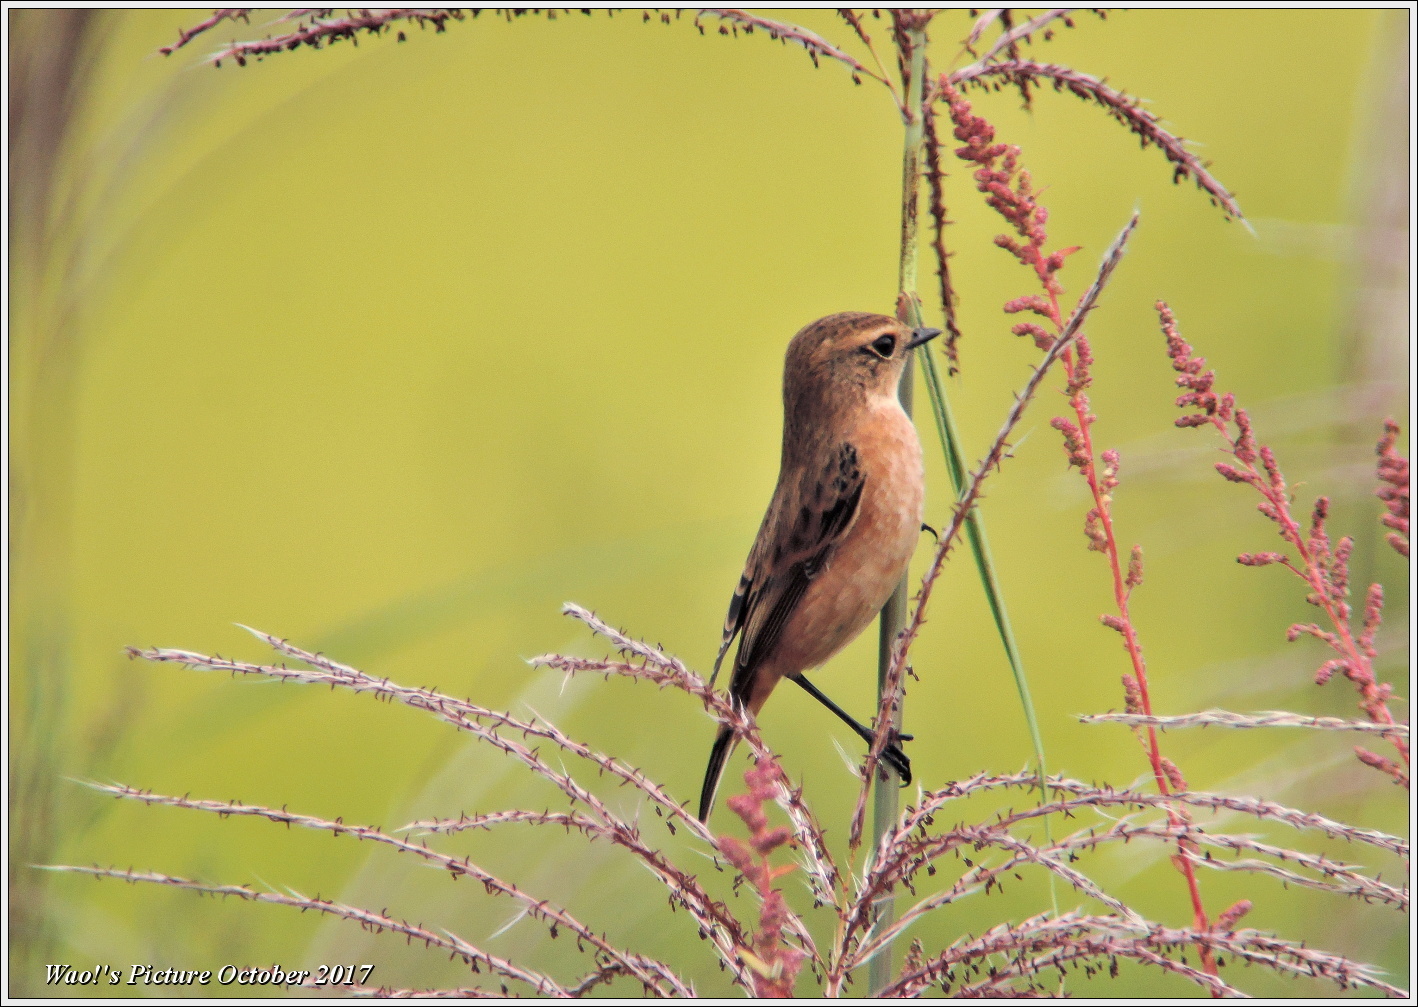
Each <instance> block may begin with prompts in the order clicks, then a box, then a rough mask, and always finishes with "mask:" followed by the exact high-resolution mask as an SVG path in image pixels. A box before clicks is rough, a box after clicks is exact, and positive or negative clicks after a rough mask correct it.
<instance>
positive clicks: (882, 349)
mask: <svg viewBox="0 0 1418 1007" xmlns="http://www.w3.org/2000/svg"><path fill="white" fill-rule="evenodd" d="M871 348H872V349H873V350H874V351H875V352H876V354H877V355H878V356H882V357H889V356H891V354H893V353H895V352H896V337H895V336H878V337H877V338H875V339H873V340H872V344H871Z"/></svg>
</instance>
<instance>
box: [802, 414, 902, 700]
mask: <svg viewBox="0 0 1418 1007" xmlns="http://www.w3.org/2000/svg"><path fill="white" fill-rule="evenodd" d="M851 440H852V442H853V443H854V444H855V445H856V448H857V455H858V458H859V459H860V464H861V467H862V469H863V475H864V476H865V477H866V478H865V481H864V484H863V486H862V498H861V502H860V503H859V504H858V510H857V518H856V520H855V521H854V522H853V523H852V526H851V528H850V529H849V530H848V532H847V535H846V537H845V538H844V539H843V540H842V542H841V543H840V544H839V545H838V547H837V548H836V549H835V550H834V551H833V554H832V557H831V559H830V560H829V562H828V564H827V566H826V567H825V568H824V569H823V570H821V571H820V572H819V573H818V575H817V576H816V577H815V578H813V581H812V583H811V584H810V585H809V586H808V588H807V591H806V592H805V593H804V595H803V600H802V602H801V603H800V604H799V605H798V608H797V611H796V612H794V614H793V617H792V619H791V620H790V622H789V623H788V625H787V626H786V627H784V630H785V631H784V633H783V637H782V638H783V640H784V642H785V643H786V644H788V645H787V646H786V647H784V648H783V650H782V652H781V653H779V654H777V655H775V656H776V658H777V660H776V661H774V663H775V664H777V665H778V668H779V670H780V673H782V674H787V675H793V674H797V673H798V672H800V671H806V670H807V669H809V668H815V667H817V666H818V665H820V664H822V663H823V662H824V661H826V660H827V659H828V658H830V657H831V656H832V655H833V654H835V653H837V652H838V651H839V650H841V649H842V648H843V647H845V646H846V645H847V644H848V643H850V642H851V641H852V640H853V639H855V638H856V636H857V634H859V633H860V632H861V631H862V630H864V629H865V628H866V627H867V626H868V625H869V624H870V623H871V621H872V619H873V618H875V617H876V614H877V612H879V611H880V610H881V606H882V605H884V604H886V599H887V598H889V597H890V596H891V592H892V591H893V590H895V588H896V585H897V583H899V582H900V580H901V576H902V575H903V574H904V573H905V572H906V567H907V565H908V564H909V563H910V562H911V556H912V554H913V553H914V552H915V551H916V543H917V541H918V540H919V539H920V535H921V519H922V517H923V515H924V511H925V470H924V464H923V461H922V458H921V442H920V440H919V438H918V437H917V436H916V428H915V426H914V425H913V424H912V423H911V420H910V418H909V417H907V416H906V414H905V413H904V412H903V411H902V410H901V407H900V405H899V404H898V403H897V402H896V399H895V398H894V397H892V398H891V399H889V400H885V401H883V402H881V403H880V404H876V403H874V404H872V405H871V406H869V407H868V409H867V415H866V416H865V417H864V420H863V422H862V423H861V424H860V425H858V427H857V428H856V430H854V431H853V435H852V437H851Z"/></svg>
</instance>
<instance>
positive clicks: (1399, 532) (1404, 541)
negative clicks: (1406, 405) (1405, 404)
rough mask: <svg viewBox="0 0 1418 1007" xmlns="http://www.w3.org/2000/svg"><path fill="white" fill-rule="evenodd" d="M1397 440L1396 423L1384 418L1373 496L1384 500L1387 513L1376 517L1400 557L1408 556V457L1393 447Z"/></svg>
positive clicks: (1389, 542)
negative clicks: (1377, 479)
mask: <svg viewBox="0 0 1418 1007" xmlns="http://www.w3.org/2000/svg"><path fill="white" fill-rule="evenodd" d="M1397 442H1398V424H1397V423H1395V422H1394V421H1393V420H1391V419H1390V420H1384V435H1383V437H1381V438H1380V439H1379V445H1378V456H1379V488H1378V489H1377V490H1375V491H1374V493H1375V495H1376V496H1378V498H1379V499H1380V500H1382V501H1383V502H1384V506H1385V507H1387V508H1388V513H1387V514H1385V515H1384V516H1383V517H1382V518H1380V519H1379V520H1380V521H1381V522H1383V526H1384V527H1385V528H1391V529H1392V531H1390V532H1389V533H1388V535H1387V536H1386V538H1387V541H1388V544H1389V545H1391V546H1393V548H1394V549H1395V550H1396V551H1397V552H1398V554H1399V555H1400V556H1407V555H1408V459H1407V458H1405V457H1403V456H1402V455H1401V454H1399V453H1398V452H1397V451H1395V450H1394V444H1396V443H1397Z"/></svg>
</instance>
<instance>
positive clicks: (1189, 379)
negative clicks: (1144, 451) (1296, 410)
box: [1147, 301, 1409, 788]
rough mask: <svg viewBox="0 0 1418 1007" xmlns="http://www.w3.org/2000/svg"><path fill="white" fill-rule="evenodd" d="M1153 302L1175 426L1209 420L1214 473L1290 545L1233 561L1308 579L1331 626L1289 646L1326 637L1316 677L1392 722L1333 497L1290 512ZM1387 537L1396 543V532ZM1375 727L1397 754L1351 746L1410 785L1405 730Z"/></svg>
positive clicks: (1272, 461) (1257, 448) (1373, 611)
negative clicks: (1354, 593) (1352, 588)
mask: <svg viewBox="0 0 1418 1007" xmlns="http://www.w3.org/2000/svg"><path fill="white" fill-rule="evenodd" d="M1156 309H1157V314H1158V318H1159V319H1160V322H1161V327H1162V335H1163V338H1164V339H1165V340H1166V344H1167V356H1168V357H1169V358H1170V359H1171V362H1172V369H1173V370H1174V371H1176V372H1177V380H1176V383H1177V386H1178V387H1179V388H1182V389H1183V391H1182V394H1181V395H1179V396H1178V397H1177V408H1179V409H1188V410H1196V411H1195V412H1188V413H1186V414H1185V415H1183V416H1179V417H1177V419H1176V421H1175V422H1176V425H1177V426H1179V427H1203V426H1211V427H1213V428H1214V429H1215V430H1216V431H1217V432H1218V433H1219V434H1220V435H1221V436H1222V438H1223V439H1224V440H1225V443H1226V446H1227V450H1228V451H1229V452H1230V454H1231V457H1232V459H1233V462H1234V463H1233V462H1217V463H1216V471H1217V472H1218V473H1220V474H1221V476H1222V477H1223V478H1225V479H1226V480H1227V481H1228V482H1233V483H1240V484H1242V485H1245V486H1250V487H1251V488H1252V489H1254V490H1255V491H1256V492H1257V493H1259V494H1260V496H1261V502H1260V503H1258V504H1257V505H1256V509H1257V510H1259V511H1260V512H1261V513H1262V514H1264V515H1265V516H1266V517H1267V518H1269V519H1270V520H1271V521H1272V522H1274V523H1275V525H1276V527H1277V529H1278V531H1279V533H1280V537H1281V539H1282V540H1284V542H1285V543H1286V544H1287V545H1288V546H1289V547H1290V548H1291V549H1292V550H1294V555H1293V556H1292V555H1290V554H1287V553H1281V552H1255V553H1242V554H1241V555H1240V556H1238V557H1236V560H1237V562H1238V563H1240V564H1242V565H1243V566H1272V565H1275V566H1281V567H1284V568H1285V569H1287V570H1289V571H1290V572H1291V573H1292V574H1294V575H1295V576H1296V577H1298V578H1299V579H1300V580H1301V581H1302V582H1303V583H1304V585H1305V587H1306V589H1307V593H1306V596H1305V600H1306V601H1307V602H1309V604H1311V605H1313V606H1314V607H1315V608H1318V609H1320V610H1321V611H1322V612H1323V613H1324V615H1325V618H1326V622H1327V628H1326V627H1322V626H1320V625H1318V624H1316V623H1295V624H1294V625H1292V626H1291V627H1290V628H1289V630H1288V631H1287V632H1286V638H1287V639H1288V640H1289V641H1290V642H1291V643H1293V642H1295V641H1296V640H1298V639H1299V638H1300V637H1302V636H1313V637H1314V638H1315V639H1317V640H1319V641H1321V642H1322V643H1324V644H1325V646H1327V647H1328V648H1329V649H1330V651H1331V652H1333V654H1334V655H1335V656H1334V657H1332V658H1330V659H1329V660H1327V661H1325V662H1324V663H1323V664H1321V665H1320V667H1319V669H1318V670H1317V671H1316V672H1315V683H1316V684H1318V685H1324V684H1325V683H1326V682H1328V681H1329V680H1330V678H1332V677H1333V676H1334V675H1335V674H1336V673H1339V674H1342V675H1343V676H1344V677H1345V678H1347V679H1349V681H1350V682H1352V683H1353V684H1354V688H1355V689H1356V690H1357V691H1358V693H1359V709H1361V710H1362V711H1363V712H1364V714H1365V716H1367V717H1368V718H1369V719H1370V720H1371V721H1372V722H1374V723H1375V724H1379V725H1381V726H1391V725H1394V724H1395V721H1394V717H1393V713H1392V712H1391V711H1390V710H1389V707H1388V700H1389V697H1390V696H1392V694H1393V686H1391V685H1390V684H1388V683H1387V682H1380V681H1378V679H1377V677H1376V676H1375V673H1374V658H1376V657H1377V656H1378V652H1377V651H1376V650H1375V648H1374V635H1375V634H1376V633H1377V632H1378V628H1379V623H1380V621H1381V618H1382V615H1383V600H1384V599H1383V588H1382V586H1381V585H1379V584H1371V585H1370V586H1369V588H1368V591H1367V593H1366V597H1365V605H1364V613H1363V622H1362V623H1361V626H1360V628H1359V629H1358V631H1357V632H1356V631H1355V627H1354V625H1353V615H1354V611H1353V607H1352V606H1351V605H1350V603H1349V594H1350V592H1349V555H1350V552H1351V550H1352V549H1353V547H1354V540H1353V539H1352V538H1350V537H1349V536H1345V537H1343V538H1341V539H1340V540H1339V541H1338V542H1333V541H1332V540H1331V538H1330V535H1329V531H1328V529H1327V522H1328V518H1329V498H1328V497H1323V496H1321V497H1319V498H1317V499H1316V500H1315V504H1314V509H1313V510H1312V512H1311V514H1310V521H1309V529H1308V531H1306V530H1305V529H1304V527H1303V526H1302V525H1301V523H1300V520H1299V519H1298V518H1296V517H1295V516H1294V515H1293V514H1292V512H1291V509H1290V504H1291V494H1290V489H1289V487H1288V486H1287V485H1286V482H1285V475H1284V473H1283V472H1282V471H1281V470H1280V463H1279V461H1278V460H1277V459H1276V457H1275V452H1274V451H1272V450H1271V449H1270V448H1269V447H1267V446H1266V445H1264V444H1259V443H1258V442H1257V440H1256V435H1255V431H1254V430H1253V429H1252V427H1251V421H1250V417H1249V416H1248V415H1247V413H1246V410H1244V409H1242V408H1240V407H1238V406H1237V405H1236V399H1235V396H1233V395H1231V394H1230V393H1229V392H1228V393H1225V394H1222V395H1218V394H1217V393H1216V391H1215V384H1216V372H1215V371H1212V370H1206V369H1205V368H1206V360H1205V359H1204V358H1203V357H1199V356H1196V355H1195V353H1194V351H1193V350H1192V347H1191V346H1190V345H1189V344H1188V343H1187V342H1186V340H1184V339H1183V338H1182V336H1181V332H1180V331H1179V330H1178V328H1177V320H1176V317H1175V316H1174V315H1173V314H1172V310H1171V308H1169V307H1168V306H1167V304H1166V303H1165V302H1163V301H1158V302H1157V304H1156ZM1397 435H1398V428H1397V425H1396V424H1393V422H1392V421H1391V420H1390V421H1389V422H1388V423H1386V424H1385V434H1384V437H1383V439H1382V440H1380V441H1379V447H1378V454H1379V479H1380V482H1381V484H1382V485H1381V487H1380V490H1379V494H1380V498H1381V499H1383V500H1384V502H1385V503H1386V504H1388V505H1389V513H1388V514H1386V515H1385V519H1384V524H1385V526H1386V527H1389V528H1392V529H1394V532H1393V534H1394V535H1395V536H1403V537H1402V538H1401V539H1400V541H1401V543H1402V545H1403V546H1404V548H1402V549H1398V545H1395V546H1394V547H1395V548H1396V549H1398V551H1399V552H1400V554H1404V555H1406V546H1407V538H1406V533H1407V523H1408V521H1407V509H1408V497H1407V489H1406V485H1407V479H1406V476H1407V465H1408V463H1407V461H1406V460H1405V459H1403V458H1402V457H1401V456H1399V455H1397V454H1396V453H1395V452H1394V447H1393V445H1394V442H1395V441H1396V440H1397ZM1397 478H1402V479H1403V485H1404V487H1405V488H1404V489H1402V490H1400V489H1399V488H1398V485H1397V484H1395V482H1393V481H1392V480H1394V479H1397ZM1386 490H1392V493H1391V494H1390V496H1387V497H1386V496H1384V493H1385V491H1386ZM1390 544H1394V543H1393V541H1392V539H1390ZM1147 712H1151V711H1150V710H1149V711H1147ZM1381 733H1382V734H1383V737H1384V739H1385V740H1387V741H1388V742H1389V743H1390V744H1391V745H1393V747H1394V750H1395V752H1396V753H1397V755H1398V758H1397V759H1390V758H1388V757H1386V756H1382V755H1378V754H1376V753H1374V752H1371V751H1369V750H1368V749H1365V748H1362V747H1358V746H1356V747H1355V749H1354V753H1355V755H1356V756H1357V757H1358V759H1359V761H1361V762H1363V763H1364V764H1365V765H1367V766H1372V767H1373V768H1375V769H1377V770H1379V771H1380V772H1383V773H1387V774H1388V775H1389V776H1392V777H1393V779H1394V781H1395V782H1396V783H1399V784H1400V785H1402V786H1403V787H1405V788H1407V787H1408V785H1409V770H1408V764H1409V755H1408V732H1407V731H1398V730H1390V731H1383V732H1381Z"/></svg>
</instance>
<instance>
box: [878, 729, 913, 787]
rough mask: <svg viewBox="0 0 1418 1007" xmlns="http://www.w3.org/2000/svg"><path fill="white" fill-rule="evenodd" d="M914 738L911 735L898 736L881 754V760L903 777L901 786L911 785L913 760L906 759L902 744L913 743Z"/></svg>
mask: <svg viewBox="0 0 1418 1007" xmlns="http://www.w3.org/2000/svg"><path fill="white" fill-rule="evenodd" d="M912 740H914V736H913V735H910V734H897V735H895V737H894V738H893V739H892V741H891V744H889V745H887V746H886V747H885V748H884V749H882V752H881V760H882V761H883V762H885V763H886V764H887V765H888V766H890V767H891V768H892V769H894V770H895V771H896V775H897V776H899V777H901V786H903V787H909V786H910V785H911V760H910V759H909V758H907V757H906V753H905V752H904V751H902V749H901V742H903V741H912Z"/></svg>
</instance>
